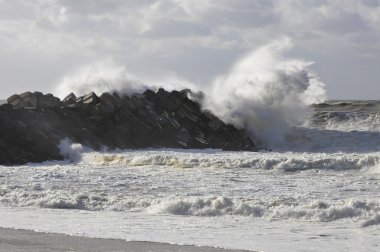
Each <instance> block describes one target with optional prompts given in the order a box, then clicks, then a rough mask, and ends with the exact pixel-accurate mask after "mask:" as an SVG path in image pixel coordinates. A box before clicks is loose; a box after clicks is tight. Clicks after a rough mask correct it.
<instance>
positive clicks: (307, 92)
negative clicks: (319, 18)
mask: <svg viewBox="0 0 380 252" xmlns="http://www.w3.org/2000/svg"><path fill="white" fill-rule="evenodd" d="M292 47H293V42H292V41H291V40H290V39H289V38H284V39H281V40H278V41H274V42H272V43H270V44H268V45H265V46H263V47H261V48H259V49H257V50H254V51H252V52H250V53H249V54H248V55H247V56H245V57H244V58H242V59H241V60H240V61H239V62H237V63H236V64H235V66H233V67H232V69H231V70H230V72H229V73H228V74H226V75H223V76H219V77H217V78H216V79H215V81H214V82H213V84H212V86H211V90H210V92H208V94H209V95H208V96H206V99H205V101H204V107H205V108H207V109H210V110H211V111H213V112H214V113H215V114H216V115H217V116H219V117H220V118H221V119H222V120H223V121H225V122H227V123H232V124H233V125H235V126H236V127H239V128H246V129H247V130H248V132H249V133H250V134H251V136H252V137H253V139H255V140H256V141H257V140H258V141H259V142H258V144H259V145H262V146H265V147H269V148H273V147H276V146H278V145H279V144H281V143H284V142H285V138H286V134H287V132H288V131H289V130H290V129H291V128H292V127H293V126H297V125H299V124H302V122H303V121H304V120H305V118H307V117H308V116H309V115H310V113H311V108H309V105H311V104H313V103H318V102H323V101H324V100H325V99H326V92H325V90H324V84H323V83H322V82H321V81H320V80H319V79H318V77H317V75H316V74H315V73H313V72H312V71H310V69H309V66H310V65H311V64H312V62H306V61H303V60H299V59H287V58H285V57H284V53H285V52H287V51H288V50H289V49H291V48H292Z"/></svg>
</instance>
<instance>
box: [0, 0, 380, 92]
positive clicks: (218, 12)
mask: <svg viewBox="0 0 380 252" xmlns="http://www.w3.org/2000/svg"><path fill="white" fill-rule="evenodd" d="M378 27H380V0H366V1H360V0H347V1H344V2H343V1H339V0H314V1H303V0H281V1H280V0H234V1H230V0H218V1H215V0H141V1H134V0H127V1H121V0H112V1H105V0H93V1H74V0H34V1H23V0H3V1H0V53H2V55H3V58H2V60H3V62H2V64H5V62H6V61H12V62H14V63H13V64H14V65H17V64H16V63H17V61H21V60H26V59H30V60H35V61H36V62H49V61H61V63H62V64H61V63H57V65H66V66H70V67H69V69H59V70H58V69H57V72H60V71H61V73H62V76H63V75H65V73H67V72H70V71H71V70H72V69H75V68H76V67H79V66H80V65H83V63H87V64H91V63H93V62H98V61H102V60H104V59H107V58H110V57H111V58H115V59H116V60H117V61H118V62H120V64H124V65H125V66H126V67H127V68H128V69H131V70H132V71H135V72H139V74H143V75H146V76H149V75H152V76H154V75H157V73H159V72H162V73H167V72H173V71H175V72H177V75H183V76H185V77H186V78H189V79H192V80H193V81H194V82H199V81H200V82H206V81H207V80H210V79H212V78H213V77H214V75H215V74H216V73H221V72H223V71H226V70H227V69H228V66H229V65H230V64H231V62H227V61H234V60H235V59H237V58H239V57H240V55H242V54H243V53H244V52H246V51H249V50H251V49H253V48H257V47H258V46H261V45H263V44H266V43H268V42H269V41H272V40H273V39H276V38H279V37H282V36H284V35H286V36H291V37H293V38H294V39H295V40H296V48H295V49H294V53H295V54H297V55H301V54H302V57H304V58H307V59H311V60H314V59H315V60H317V61H318V64H316V67H317V68H319V69H320V70H322V73H321V77H322V79H323V78H327V80H331V81H333V82H335V81H338V82H339V81H340V84H339V83H333V84H332V85H344V83H345V81H343V80H339V79H338V78H336V77H334V76H333V73H331V68H334V67H336V68H337V70H339V66H337V65H335V66H334V65H332V63H331V62H332V59H333V58H335V59H336V58H340V57H341V58H342V59H343V57H342V56H344V57H346V56H350V57H351V60H352V61H351V62H350V63H347V64H351V68H353V67H354V66H355V64H356V63H355V60H356V59H357V58H358V57H362V58H363V57H364V58H372V60H373V59H374V58H377V55H379V53H380V29H379V28H378ZM69 58H70V59H69ZM69 60H71V62H69ZM345 61H346V60H345ZM376 62H378V61H376ZM378 63H379V62H378ZM41 64H42V63H41ZM199 64H204V65H199ZM43 68H44V66H43V65H41V69H43ZM329 71H330V72H329ZM7 74H9V73H7ZM14 74H15V75H16V74H20V73H19V72H17V71H16V70H15V72H14ZM358 74H360V73H358ZM375 75H376V73H375V72H374V73H372V76H368V72H366V78H367V82H368V83H369V81H374V78H375ZM39 76H41V77H40V79H30V78H27V76H26V77H25V78H26V80H28V83H30V85H33V84H34V83H44V84H43V85H45V86H46V87H47V89H51V85H52V83H48V80H45V79H44V77H43V76H44V74H43V71H42V70H41V72H40V74H39ZM62 76H57V79H58V78H60V77H62ZM0 78H1V74H0ZM347 78H348V82H349V81H350V80H349V79H350V78H349V77H347ZM363 79H364V77H363ZM0 81H1V79H0ZM49 81H50V79H49ZM2 85H3V84H2ZM41 85H42V84H41ZM352 85H353V84H352ZM368 85H370V84H368ZM372 85H373V84H372ZM12 87H17V85H13V86H9V85H8V86H7V87H6V88H4V89H3V90H8V91H5V92H7V93H9V92H11V90H13V89H12ZM18 88H19V89H20V88H21V86H19V87H18ZM348 90H349V89H348ZM12 92H13V91H12ZM333 95H337V94H333Z"/></svg>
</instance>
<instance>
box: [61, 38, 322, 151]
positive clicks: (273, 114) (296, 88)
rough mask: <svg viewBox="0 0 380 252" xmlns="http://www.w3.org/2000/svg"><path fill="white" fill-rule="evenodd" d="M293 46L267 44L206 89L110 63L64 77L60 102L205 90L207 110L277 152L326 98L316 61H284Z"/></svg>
mask: <svg viewBox="0 0 380 252" xmlns="http://www.w3.org/2000/svg"><path fill="white" fill-rule="evenodd" d="M292 46H293V43H292V41H291V39H289V38H284V39H280V40H278V41H274V42H272V43H270V44H267V45H264V46H262V47H261V48H258V49H256V50H253V51H252V52H250V53H249V54H248V55H246V56H245V57H243V58H242V59H241V60H240V61H238V62H237V63H236V64H235V65H234V66H233V67H232V68H231V70H230V71H229V73H227V74H225V75H223V76H218V77H217V78H215V80H214V81H213V82H212V83H210V84H209V85H204V86H200V85H195V84H193V83H192V82H190V81H188V80H185V79H183V78H178V77H177V76H176V75H175V74H171V75H166V76H161V77H157V76H155V77H154V78H155V79H154V80H149V78H139V77H137V76H134V75H132V74H129V73H128V72H127V70H126V67H125V66H121V65H118V64H116V63H115V62H113V61H112V60H106V61H102V62H98V63H96V64H93V65H89V66H85V67H83V68H82V69H79V71H77V72H75V73H73V74H72V75H69V76H67V77H65V78H63V79H62V81H61V83H60V84H59V86H58V88H57V92H56V93H57V94H58V95H59V96H60V97H64V96H66V95H67V94H68V93H70V92H74V93H75V94H77V95H84V94H86V93H89V92H91V91H94V92H95V93H97V94H101V93H103V92H110V91H112V92H118V93H122V94H131V93H136V92H143V91H144V90H146V89H147V88H149V89H153V90H157V89H158V88H159V87H163V88H165V89H166V90H169V91H170V90H174V89H177V90H179V89H184V88H189V89H191V90H193V91H195V92H198V91H202V92H203V93H205V94H206V95H205V96H204V97H202V98H201V99H199V97H198V98H194V97H193V99H194V100H196V101H198V102H200V103H202V105H203V108H204V109H209V110H211V111H212V112H213V113H214V114H216V116H218V117H220V118H221V119H222V120H223V121H224V122H226V123H231V124H233V125H234V126H236V127H238V128H246V129H247V130H248V132H249V134H250V135H251V137H252V139H255V143H256V144H258V145H259V146H262V147H269V148H272V149H273V148H275V147H277V146H279V145H280V144H284V143H285V139H286V135H287V133H288V132H289V130H290V129H291V128H292V127H293V126H296V125H299V124H301V123H302V122H303V121H304V120H305V119H306V118H307V117H308V116H309V115H310V113H311V108H310V107H309V105H310V104H313V103H319V102H323V101H324V100H325V99H326V92H325V90H324V84H323V83H322V82H321V81H320V80H319V79H318V77H317V75H316V74H315V73H313V72H312V71H310V69H309V66H310V65H312V62H306V61H303V60H299V59H288V58H286V57H285V56H284V54H285V52H287V51H288V50H290V49H291V48H292ZM142 79H143V81H142ZM190 98H191V97H190Z"/></svg>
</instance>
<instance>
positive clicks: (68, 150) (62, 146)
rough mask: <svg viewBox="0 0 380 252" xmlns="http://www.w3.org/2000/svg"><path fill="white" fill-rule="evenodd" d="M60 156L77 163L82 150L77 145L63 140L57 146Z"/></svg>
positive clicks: (80, 146) (81, 147) (79, 145)
mask: <svg viewBox="0 0 380 252" xmlns="http://www.w3.org/2000/svg"><path fill="white" fill-rule="evenodd" d="M58 148H59V151H60V154H61V155H62V156H63V157H64V158H66V159H69V160H71V161H79V160H80V159H81V154H82V152H83V151H84V148H83V146H82V145H81V144H79V143H73V142H71V141H70V140H69V139H67V138H66V139H63V140H61V141H60V143H59V145H58Z"/></svg>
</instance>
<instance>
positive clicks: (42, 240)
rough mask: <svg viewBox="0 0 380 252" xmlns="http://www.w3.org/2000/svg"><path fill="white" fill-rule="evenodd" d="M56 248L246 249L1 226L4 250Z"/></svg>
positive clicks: (85, 250) (136, 250)
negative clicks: (107, 237) (131, 239)
mask: <svg viewBox="0 0 380 252" xmlns="http://www.w3.org/2000/svg"><path fill="white" fill-rule="evenodd" d="M23 251H28V252H53V251H54V252H56V251H62V252H63V251H70V252H74V251H81V252H93V251H98V252H103V251H104V252H105V251H133V252H140V251H141V252H143V251H144V252H145V251H152V252H153V251H154V252H166V251H167V252H174V251H178V252H200V251H205V252H217V251H220V252H244V251H248V250H233V249H222V248H213V247H201V246H199V247H198V246H193V245H175V244H169V243H158V242H148V241H126V240H121V239H105V238H88V237H81V236H72V235H67V234H58V233H44V232H37V231H32V230H25V229H12V228H2V227H0V252H23Z"/></svg>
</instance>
